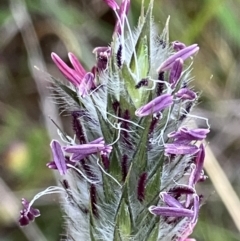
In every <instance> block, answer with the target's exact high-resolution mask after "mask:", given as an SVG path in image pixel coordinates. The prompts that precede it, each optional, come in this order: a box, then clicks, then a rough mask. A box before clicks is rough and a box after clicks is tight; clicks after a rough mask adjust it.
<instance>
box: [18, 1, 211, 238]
mask: <svg viewBox="0 0 240 241" xmlns="http://www.w3.org/2000/svg"><path fill="white" fill-rule="evenodd" d="M104 2H105V3H106V4H108V6H109V7H110V8H111V9H112V10H113V11H114V13H115V15H116V25H115V29H114V32H113V36H112V42H111V43H110V44H109V46H101V47H96V48H95V49H94V50H93V53H94V54H95V56H96V63H95V64H94V66H93V67H92V69H91V70H86V69H84V67H83V66H82V65H81V63H80V62H79V61H78V59H77V57H76V56H75V55H74V54H72V53H69V55H68V56H69V60H70V62H71V64H72V66H71V67H69V66H68V65H67V64H66V63H65V62H64V61H63V60H62V59H61V58H60V57H59V56H58V55H57V54H56V53H52V59H53V61H54V63H55V64H56V66H57V67H58V69H59V70H60V71H61V73H62V74H63V76H64V77H65V78H66V79H67V80H68V81H67V83H64V82H61V81H59V80H57V79H55V78H53V77H52V80H53V84H54V86H55V88H56V90H57V91H59V92H60V93H61V95H62V98H63V100H65V102H64V104H63V105H64V109H65V111H66V112H68V113H70V114H71V116H72V127H73V131H74V132H75V136H74V137H70V136H68V135H67V134H66V133H65V132H63V131H62V130H59V134H60V139H59V140H52V141H51V144H50V147H51V151H52V160H51V161H50V162H49V163H47V167H48V168H50V169H55V170H57V171H58V172H59V174H60V175H61V181H60V183H61V185H60V186H59V187H49V188H47V189H46V190H44V191H43V192H41V193H39V194H37V195H36V196H35V197H34V198H33V200H32V201H31V202H28V201H27V200H26V199H23V200H22V204H23V209H22V210H21V213H20V215H21V216H20V219H19V222H20V225H22V226H24V225H27V224H29V222H30V221H33V220H34V219H35V217H38V216H39V215H40V212H39V210H38V209H35V208H33V206H32V205H33V203H34V201H36V200H37V199H38V198H39V197H41V196H42V195H46V194H51V193H62V194H63V195H62V208H63V211H64V213H65V230H66V235H65V236H64V237H66V238H65V239H66V240H74V241H79V240H86V241H88V240H89V241H90V240H91V241H100V240H101V241H125V240H126V241H127V240H129V241H130V240H132V241H133V240H136V241H158V240H159V241H171V240H172V241H187V240H189V241H190V240H193V239H190V238H189V235H191V233H192V232H193V229H194V227H195V225H196V223H197V220H198V214H199V208H200V206H201V202H202V195H199V194H197V192H196V189H195V186H196V184H197V183H199V182H202V181H204V180H205V179H206V176H205V175H204V171H203V163H204V157H205V150H204V145H203V141H204V139H205V138H206V135H207V134H208V132H209V125H208V122H207V119H205V118H203V117H198V116H195V115H193V114H191V111H192V108H193V107H194V105H195V104H196V103H197V100H198V98H199V95H198V93H196V92H195V91H194V90H193V88H192V87H191V86H190V81H191V80H192V77H191V68H192V67H191V66H192V63H193V56H194V55H195V54H196V53H197V52H198V51H199V47H198V45H197V44H192V45H190V46H186V45H185V44H183V43H181V42H179V41H174V42H169V40H168V20H167V23H166V26H165V28H164V30H163V32H162V34H160V35H159V34H158V31H157V27H156V25H155V24H154V22H153V16H152V8H153V1H151V2H150V4H149V6H148V8H146V9H145V8H144V6H142V11H141V15H140V17H139V21H138V26H137V27H136V28H135V29H134V30H131V27H130V24H129V22H128V19H127V14H128V11H129V8H130V0H122V2H121V4H120V5H118V4H117V2H115V0H104ZM196 118H201V119H205V120H206V128H191V127H190V126H189V121H190V120H194V119H196ZM60 140H61V141H60Z"/></svg>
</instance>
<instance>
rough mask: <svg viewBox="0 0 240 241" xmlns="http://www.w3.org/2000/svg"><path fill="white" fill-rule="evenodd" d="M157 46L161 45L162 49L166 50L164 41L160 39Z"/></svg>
mask: <svg viewBox="0 0 240 241" xmlns="http://www.w3.org/2000/svg"><path fill="white" fill-rule="evenodd" d="M159 44H160V45H162V49H165V48H166V41H164V40H162V39H160V41H159Z"/></svg>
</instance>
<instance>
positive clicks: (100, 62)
mask: <svg viewBox="0 0 240 241" xmlns="http://www.w3.org/2000/svg"><path fill="white" fill-rule="evenodd" d="M107 64H108V58H107V56H105V55H104V54H99V55H98V56H97V70H98V71H103V70H105V69H106V68H107Z"/></svg>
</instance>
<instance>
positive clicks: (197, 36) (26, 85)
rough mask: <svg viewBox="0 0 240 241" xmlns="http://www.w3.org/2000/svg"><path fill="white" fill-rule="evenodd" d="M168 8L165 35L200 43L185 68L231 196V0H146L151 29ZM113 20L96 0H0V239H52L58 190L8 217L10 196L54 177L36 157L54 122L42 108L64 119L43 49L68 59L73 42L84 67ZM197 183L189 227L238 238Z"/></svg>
mask: <svg viewBox="0 0 240 241" xmlns="http://www.w3.org/2000/svg"><path fill="white" fill-rule="evenodd" d="M141 1H142V0H132V7H131V11H130V13H129V20H130V22H131V23H132V25H136V23H137V18H138V15H139V12H140V6H141ZM146 2H147V0H146ZM169 15H170V16H171V19H170V40H171V41H173V40H179V41H182V42H184V43H186V44H192V43H198V44H199V46H200V48H201V50H200V52H199V53H198V55H197V58H195V63H194V71H193V74H194V75H195V76H196V77H195V81H194V85H195V87H196V89H197V90H199V91H202V97H201V102H200V103H199V105H198V106H197V109H196V113H201V114H203V115H205V116H206V117H208V118H209V121H210V124H211V128H212V132H211V134H210V136H209V139H208V141H209V146H210V147H211V149H212V150H213V152H214V154H215V156H216V158H217V160H218V162H219V163H220V165H221V167H222V168H223V170H224V171H225V173H226V175H227V177H228V179H229V181H230V182H231V183H232V185H233V187H234V189H235V191H236V193H237V194H238V196H239V195H240V160H239V157H240V128H239V126H240V74H239V71H240V27H239V26H240V1H239V0H155V7H154V16H155V22H156V23H157V25H158V26H159V32H161V30H162V28H163V26H164V24H165V21H166V19H167V17H168V16H169ZM114 23H115V18H114V14H113V13H112V12H111V11H110V10H109V8H108V7H107V6H106V5H105V4H104V3H103V1H102V0H0V137H1V138H0V158H1V159H0V227H1V229H0V240H1V241H45V240H49V241H50V240H51V241H54V240H56V241H57V240H60V239H61V234H63V233H64V231H63V228H62V221H63V220H62V218H61V210H60V207H59V205H58V196H49V197H44V198H42V199H41V200H39V201H37V203H36V206H37V207H38V208H39V209H40V211H41V213H42V217H40V218H38V219H37V220H36V222H35V223H34V224H33V225H30V226H28V227H26V228H24V229H21V228H19V226H18V224H17V219H18V215H19V210H20V207H21V205H20V204H21V202H20V199H21V198H22V197H26V198H29V199H30V198H31V197H33V195H34V194H35V193H37V191H39V190H43V189H44V188H46V187H48V186H50V185H55V183H56V182H55V178H54V176H53V173H52V172H51V171H49V170H48V169H47V168H46V166H45V164H46V163H47V162H48V161H49V159H50V153H49V134H50V136H51V137H54V136H56V133H55V132H54V131H49V130H53V129H55V128H54V126H53V125H52V124H51V121H50V120H49V118H48V116H50V117H52V118H53V119H54V120H56V121H57V122H58V123H60V121H61V122H62V123H63V126H64V127H65V129H67V130H69V133H70V129H71V126H70V123H69V120H68V117H67V116H64V115H63V116H61V119H60V118H59V113H60V112H59V113H58V112H57V111H56V107H55V105H54V103H53V102H52V100H51V99H50V98H49V92H50V91H49V89H48V88H47V86H48V79H49V76H48V74H47V73H50V74H52V75H54V76H56V77H60V78H62V76H61V75H60V73H59V72H58V71H57V68H56V67H55V66H54V64H53V63H52V61H51V58H50V54H51V52H52V51H53V52H56V53H58V54H59V55H60V56H61V57H62V58H63V59H64V60H66V62H68V59H67V53H68V52H73V53H75V54H76V55H77V56H78V57H79V58H80V59H81V62H82V63H83V65H84V66H85V67H87V68H90V67H91V66H92V65H93V63H94V55H93V54H92V53H91V52H92V49H93V48H94V47H96V46H104V45H107V44H108V43H109V42H110V41H111V35H112V30H113V28H114ZM34 66H36V67H34ZM62 79H63V78H62ZM216 175H218V173H216ZM221 185H224V183H221ZM200 189H201V190H200V192H202V193H203V194H204V196H205V198H206V203H205V205H204V206H203V207H202V209H201V212H200V220H199V223H198V225H197V228H196V229H195V231H194V233H193V235H192V237H194V238H196V239H197V240H198V241H215V240H216V241H237V240H240V235H239V231H238V230H237V228H236V225H235V224H234V222H233V221H232V218H231V216H230V215H229V214H228V212H227V210H226V208H225V206H224V205H223V203H222V200H221V198H220V197H219V195H218V194H217V192H216V191H215V187H214V186H213V185H212V183H211V180H207V181H206V183H204V184H202V185H201V187H200ZM230 198H231V197H230ZM239 216H240V213H239Z"/></svg>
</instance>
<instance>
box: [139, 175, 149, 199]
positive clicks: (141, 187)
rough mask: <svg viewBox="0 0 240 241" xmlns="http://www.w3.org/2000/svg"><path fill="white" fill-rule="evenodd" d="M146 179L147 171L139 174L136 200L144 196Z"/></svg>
mask: <svg viewBox="0 0 240 241" xmlns="http://www.w3.org/2000/svg"><path fill="white" fill-rule="evenodd" d="M146 180H147V173H146V172H144V173H142V174H141V176H140V177H139V180H138V187H137V193H138V200H139V201H140V202H142V201H143V200H144V198H145V187H146Z"/></svg>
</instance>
